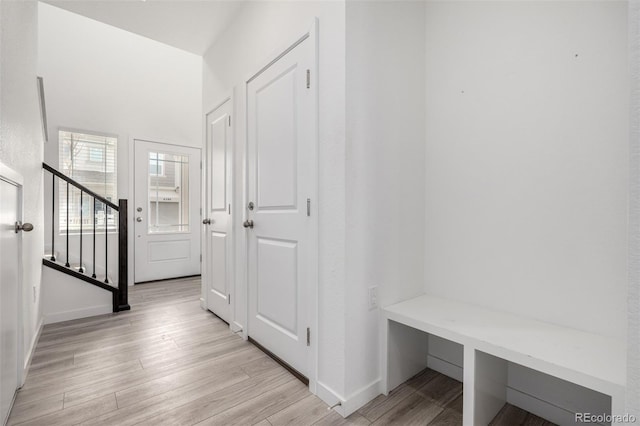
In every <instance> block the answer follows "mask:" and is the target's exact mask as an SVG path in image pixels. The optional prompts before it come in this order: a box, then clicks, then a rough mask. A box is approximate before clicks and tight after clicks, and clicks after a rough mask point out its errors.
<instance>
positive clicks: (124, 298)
mask: <svg viewBox="0 0 640 426" xmlns="http://www.w3.org/2000/svg"><path fill="white" fill-rule="evenodd" d="M42 168H43V169H44V170H46V171H47V172H49V173H51V176H52V178H51V179H52V192H51V194H52V195H51V256H49V258H45V259H43V263H44V264H45V265H47V266H49V267H52V268H54V269H56V270H58V271H60V272H64V273H66V274H69V275H72V276H75V277H76V278H79V279H82V280H83V281H86V282H89V283H91V284H94V285H97V286H98V287H100V288H103V289H105V290H109V291H111V292H112V294H113V312H119V311H125V310H129V309H130V306H129V303H128V290H129V288H128V272H127V271H128V260H127V259H128V258H127V200H126V199H120V200H118V204H117V205H116V204H114V203H113V202H111V201H109V200H107V199H106V198H105V197H103V196H101V195H99V194H97V193H95V192H94V191H92V190H91V189H89V188H87V187H86V186H84V185H82V184H81V183H79V182H77V181H75V180H73V179H72V178H70V177H68V176H66V175H65V174H63V173H61V172H59V171H58V170H56V169H55V168H53V167H51V166H49V165H48V164H46V163H42ZM56 179H60V180H62V181H64V182H66V188H67V194H66V195H67V199H66V224H67V226H66V235H65V241H66V252H65V262H64V266H63V265H62V264H61V263H58V261H59V259H56V256H55V241H56V238H55V237H56V229H58V226H56V214H55V212H56V202H55V193H56ZM70 187H73V188H76V189H77V190H79V191H80V234H79V240H80V247H79V249H80V256H79V258H80V266H79V269H78V270H77V271H76V270H74V269H73V268H71V263H70V262H69V253H70V249H69V228H70V224H69V210H70V208H69V206H70V202H69V193H70ZM85 195H86V196H89V197H90V198H92V199H93V203H91V204H92V206H93V210H92V213H93V221H92V222H93V226H92V230H91V233H92V237H93V256H92V260H93V264H92V272H93V273H92V274H91V276H89V275H87V273H88V272H87V271H86V270H85V269H84V264H83V248H82V243H83V242H82V240H83V239H84V238H83V222H84V211H83V208H82V206H83V204H82V201H83V199H84V196H85ZM98 203H102V205H103V206H104V212H105V220H104V233H105V237H104V271H105V278H104V280H103V281H102V280H99V279H98V277H97V275H96V228H97V227H98V223H97V214H96V211H97V209H96V207H97V205H98ZM109 210H111V211H112V212H114V213H116V214H117V215H118V268H117V270H118V286H117V287H115V286H113V285H111V283H110V282H109V277H108V265H109V263H108V260H109V238H108V234H109Z"/></svg>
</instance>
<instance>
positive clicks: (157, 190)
mask: <svg viewBox="0 0 640 426" xmlns="http://www.w3.org/2000/svg"><path fill="white" fill-rule="evenodd" d="M148 178H149V233H150V234H153V233H174V232H189V157H188V156H186V155H180V154H172V153H166V152H164V153H160V152H149V176H148Z"/></svg>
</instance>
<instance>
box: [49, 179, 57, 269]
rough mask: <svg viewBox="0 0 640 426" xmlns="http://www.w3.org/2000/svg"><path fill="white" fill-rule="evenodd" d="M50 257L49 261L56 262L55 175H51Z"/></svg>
mask: <svg viewBox="0 0 640 426" xmlns="http://www.w3.org/2000/svg"><path fill="white" fill-rule="evenodd" d="M51 182H52V188H51V257H50V258H49V260H51V261H52V262H55V261H56V175H54V174H53V173H52V174H51Z"/></svg>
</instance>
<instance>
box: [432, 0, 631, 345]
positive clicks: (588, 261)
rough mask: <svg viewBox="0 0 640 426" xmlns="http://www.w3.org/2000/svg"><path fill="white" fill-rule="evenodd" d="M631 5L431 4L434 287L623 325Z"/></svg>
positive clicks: (572, 321)
mask: <svg viewBox="0 0 640 426" xmlns="http://www.w3.org/2000/svg"><path fill="white" fill-rule="evenodd" d="M626 13H627V9H626V4H625V3H624V2H515V3H510V2H433V3H431V2H430V3H427V7H426V16H427V18H426V19H427V20H426V31H427V34H426V40H427V53H426V55H427V66H426V78H427V80H426V96H427V104H426V165H425V171H426V176H425V177H426V230H425V231H426V253H425V277H426V285H425V290H426V291H427V292H429V293H433V294H437V295H441V296H445V297H450V298H453V299H458V300H463V301H468V302H473V303H477V304H480V305H484V306H487V307H492V308H495V309H500V310H505V311H510V312H515V313H518V314H522V315H526V316H530V317H533V318H538V319H541V320H543V321H549V322H552V323H556V324H561V325H565V326H569V327H575V328H578V329H582V330H587V331H592V332H597V333H602V334H605V335H610V336H615V337H620V338H624V337H625V336H626V320H627V319H626V311H625V309H624V308H623V307H624V306H626V297H627V277H626V274H627V264H626V256H627V228H626V224H627V189H628V183H627V179H628V170H629V166H628V143H627V140H628V126H629V119H628V101H629V86H628V71H627V42H626V41H627V40H626V37H627V15H626Z"/></svg>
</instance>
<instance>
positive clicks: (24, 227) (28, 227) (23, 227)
mask: <svg viewBox="0 0 640 426" xmlns="http://www.w3.org/2000/svg"><path fill="white" fill-rule="evenodd" d="M14 229H15V231H16V234H17V233H18V232H19V231H24V232H31V231H33V225H32V224H30V223H28V222H25V223H22V222H20V221H18V222H16V224H15V228H14Z"/></svg>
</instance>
